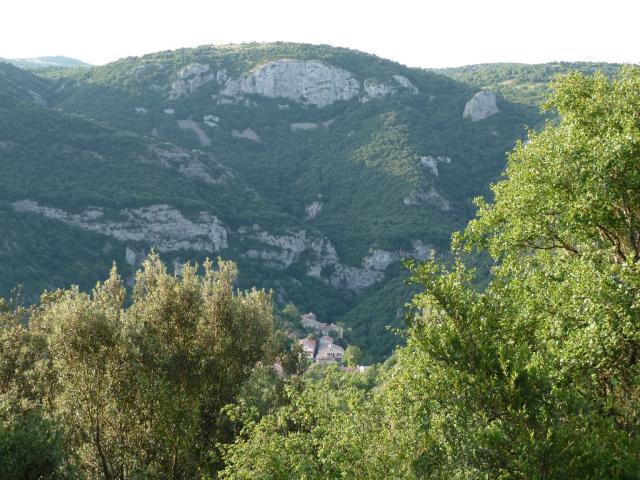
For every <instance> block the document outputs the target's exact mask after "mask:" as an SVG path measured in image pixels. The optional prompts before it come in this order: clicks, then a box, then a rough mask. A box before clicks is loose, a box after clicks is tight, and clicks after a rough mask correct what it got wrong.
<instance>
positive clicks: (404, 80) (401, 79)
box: [393, 75, 419, 95]
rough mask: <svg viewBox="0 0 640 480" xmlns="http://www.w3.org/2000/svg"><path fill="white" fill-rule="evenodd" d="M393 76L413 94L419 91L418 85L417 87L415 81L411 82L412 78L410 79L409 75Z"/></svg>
mask: <svg viewBox="0 0 640 480" xmlns="http://www.w3.org/2000/svg"><path fill="white" fill-rule="evenodd" d="M393 78H394V80H395V81H396V82H398V83H399V84H400V85H401V86H402V87H403V88H406V89H407V90H408V91H409V93H411V94H413V95H417V94H418V93H419V92H418V87H416V86H415V85H414V84H413V83H411V80H409V79H408V78H407V77H403V76H402V75H394V76H393Z"/></svg>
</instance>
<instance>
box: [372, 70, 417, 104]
mask: <svg viewBox="0 0 640 480" xmlns="http://www.w3.org/2000/svg"><path fill="white" fill-rule="evenodd" d="M392 78H393V80H390V82H391V83H389V82H384V83H380V82H377V81H375V80H373V79H372V78H368V79H366V80H365V81H364V93H365V94H364V96H363V97H362V101H363V102H368V101H369V100H372V99H374V98H381V97H386V96H387V95H393V94H396V93H398V85H399V86H400V88H401V89H403V90H404V91H406V92H408V93H410V94H412V95H417V94H418V88H417V87H416V86H415V85H414V84H413V83H411V81H410V80H409V79H408V78H407V77H403V76H402V75H394V76H393V77H392ZM394 81H395V84H394Z"/></svg>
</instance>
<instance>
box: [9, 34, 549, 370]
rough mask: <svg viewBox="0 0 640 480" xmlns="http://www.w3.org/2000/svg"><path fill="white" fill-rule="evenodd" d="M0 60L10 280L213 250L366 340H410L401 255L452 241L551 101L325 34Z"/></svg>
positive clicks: (46, 279)
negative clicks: (342, 44)
mask: <svg viewBox="0 0 640 480" xmlns="http://www.w3.org/2000/svg"><path fill="white" fill-rule="evenodd" d="M0 71H2V72H7V73H6V75H5V76H0V92H6V93H7V97H6V99H5V100H3V102H4V108H3V113H2V115H1V116H0V121H2V122H3V124H2V127H0V141H2V142H3V143H1V145H3V148H1V149H0V158H1V159H2V163H1V165H2V169H3V171H2V173H3V178H4V179H5V181H6V189H4V188H3V190H2V191H3V194H2V198H1V199H0V201H1V202H2V203H1V205H2V212H3V215H4V216H5V218H6V223H5V224H6V225H12V227H11V228H10V229H9V231H10V234H9V236H7V237H5V239H4V248H2V247H0V255H1V256H2V257H3V258H4V259H5V260H3V261H4V262H6V263H7V265H9V268H8V269H3V272H8V273H3V276H2V278H1V279H0V283H1V285H2V289H3V292H2V293H3V294H5V295H6V293H7V292H8V290H9V289H10V288H11V287H12V286H13V285H14V284H15V283H23V284H24V285H25V287H24V289H25V292H26V293H27V294H32V293H35V292H39V291H40V289H42V288H43V287H48V288H53V287H57V286H65V285H67V284H69V283H72V282H74V283H77V282H80V283H81V285H82V286H83V288H87V287H90V286H91V285H92V283H93V282H95V280H96V279H97V278H98V276H99V273H100V272H102V271H104V270H105V268H106V266H107V265H108V264H110V262H111V260H113V259H115V260H117V261H118V262H119V263H120V264H121V265H124V266H126V267H125V269H124V270H123V273H124V274H125V276H126V275H127V273H128V274H129V275H130V273H131V272H132V271H133V269H134V268H135V267H136V266H138V265H139V264H140V261H141V259H143V258H144V256H145V253H146V252H148V250H149V249H150V248H151V247H156V249H158V250H159V251H160V253H161V254H162V256H163V259H165V260H166V261H168V262H169V263H172V262H175V263H176V265H178V264H179V263H180V262H182V261H184V260H188V259H195V260H202V259H203V258H204V257H205V256H210V257H215V256H217V255H220V256H222V257H223V258H231V259H234V260H235V261H237V262H238V264H239V266H240V272H241V277H240V280H239V281H240V285H241V286H244V287H247V286H250V285H258V286H260V287H266V288H273V289H274V297H275V299H276V301H277V302H278V303H279V304H280V305H283V304H284V303H288V302H292V303H295V304H296V305H298V306H299V307H300V309H303V310H313V311H315V312H316V313H317V314H318V315H319V317H320V318H322V319H323V320H326V321H344V322H345V323H346V325H347V326H348V327H350V328H351V329H352V331H351V335H352V339H351V341H352V342H353V343H355V344H359V345H361V346H362V347H363V348H364V349H365V351H366V352H368V353H369V354H370V355H371V357H370V359H379V358H382V357H383V356H385V355H387V354H389V352H390V351H391V349H392V348H393V346H394V345H395V344H396V343H397V342H398V340H399V339H398V338H397V337H396V336H395V335H393V334H391V333H389V332H388V331H387V330H386V329H385V328H384V327H385V326H386V325H392V326H401V325H402V324H403V320H402V318H403V315H402V305H403V304H404V303H405V302H406V301H407V300H408V298H409V297H410V291H407V290H406V289H405V288H404V287H403V286H402V282H403V276H402V273H401V272H402V268H401V266H400V263H399V262H400V258H401V257H411V256H413V257H416V258H419V259H424V258H426V257H427V256H429V255H430V254H431V253H432V252H434V251H435V252H436V253H440V252H444V251H446V248H447V245H448V243H449V238H450V234H451V232H453V231H455V230H458V229H460V228H462V227H463V226H464V224H465V223H466V222H467V221H468V219H470V218H471V216H472V215H473V212H474V211H475V208H474V207H473V205H472V204H471V199H472V198H473V197H475V196H477V195H481V194H487V193H488V185H489V183H490V182H491V181H494V180H496V179H497V178H498V177H499V174H500V172H501V171H502V169H503V167H504V153H505V152H506V151H508V150H510V149H511V148H512V147H513V145H514V143H515V141H516V139H518V138H523V136H524V133H525V129H524V126H525V125H528V126H536V125H538V124H539V122H540V121H541V117H540V116H539V114H538V113H537V109H536V108H533V107H531V106H527V105H519V104H516V103H511V102H509V101H506V100H504V99H503V98H502V97H500V96H497V97H492V96H489V97H488V100H489V101H488V103H487V101H486V100H487V99H483V98H484V97H482V96H480V97H477V96H475V94H476V93H477V92H478V90H479V89H478V88H477V87H476V86H472V85H468V84H465V83H463V82H458V81H454V80H452V79H449V78H447V77H446V76H443V75H439V74H437V73H433V72H428V71H424V70H419V69H409V68H407V67H404V66H402V65H399V64H397V63H394V62H391V61H388V60H383V59H380V58H378V57H375V56H372V55H367V54H363V53H360V52H355V51H351V50H347V49H336V48H332V47H327V46H314V45H300V44H247V45H234V46H224V47H200V48H196V49H183V50H177V51H173V52H160V53H156V54H151V55H146V56H144V57H139V58H127V59H123V60H119V61H117V62H114V63H112V64H109V65H105V66H102V67H90V68H86V67H82V68H80V69H66V70H56V71H48V72H46V74H45V75H46V79H43V78H41V77H36V76H33V75H29V74H28V73H26V72H21V71H19V70H17V69H15V68H14V67H11V66H4V65H3V66H2V68H1V69H0ZM18 74H20V75H22V77H21V78H22V79H21V80H20V81H17V80H16V78H17V75H18ZM25 85H26V86H27V87H24V86H25ZM21 86H22V87H21ZM18 87H20V88H18ZM23 87H24V88H23ZM31 91H33V92H36V93H38V95H40V96H41V97H42V100H43V102H39V103H40V104H35V103H34V102H33V101H32V100H34V99H35V98H34V97H33V95H32V94H31V93H30V92H31ZM492 98H493V99H494V100H493V102H494V103H493V104H492V102H491V100H492ZM472 99H473V100H472ZM45 105H46V106H45ZM474 112H475V113H474ZM480 112H482V113H480ZM484 115H486V116H484ZM480 117H482V118H480ZM47 131H48V132H55V133H52V134H50V136H47V135H46V134H45V133H44V132H47ZM17 159H20V161H16V160H17ZM4 192H6V193H4ZM126 269H129V270H128V271H127V270H126Z"/></svg>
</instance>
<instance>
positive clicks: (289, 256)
mask: <svg viewBox="0 0 640 480" xmlns="http://www.w3.org/2000/svg"><path fill="white" fill-rule="evenodd" d="M251 238H253V239H254V240H257V241H259V242H261V243H263V244H264V245H265V246H267V247H268V248H267V249H264V250H257V249H253V250H250V251H248V252H246V253H245V254H244V255H245V256H246V257H248V258H254V259H255V258H259V259H262V260H266V261H267V262H268V263H269V264H270V265H271V266H272V267H275V268H279V269H284V268H287V267H289V266H290V265H291V264H292V263H293V262H295V261H296V260H298V259H299V257H300V255H301V254H302V253H303V252H306V253H308V254H309V255H310V256H311V257H312V260H313V263H314V264H315V265H320V267H322V266H324V265H329V264H334V263H337V262H338V254H337V252H336V249H335V248H334V247H333V245H332V244H331V242H330V241H329V239H327V238H318V237H313V236H310V235H307V231H306V230H299V231H297V232H290V233H289V234H287V235H273V234H270V233H269V232H267V231H258V232H257V233H255V234H253V235H252V236H251Z"/></svg>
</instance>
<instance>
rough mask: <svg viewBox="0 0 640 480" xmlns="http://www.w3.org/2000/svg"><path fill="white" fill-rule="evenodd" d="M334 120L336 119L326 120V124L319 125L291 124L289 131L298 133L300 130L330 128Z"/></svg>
mask: <svg viewBox="0 0 640 480" xmlns="http://www.w3.org/2000/svg"><path fill="white" fill-rule="evenodd" d="M334 120H335V118H332V119H330V120H326V121H324V122H318V123H315V122H297V123H290V124H289V129H290V130H291V131H292V132H297V131H298V130H315V129H316V128H320V127H324V128H329V126H330V125H331V124H332V123H333V121H334Z"/></svg>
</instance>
